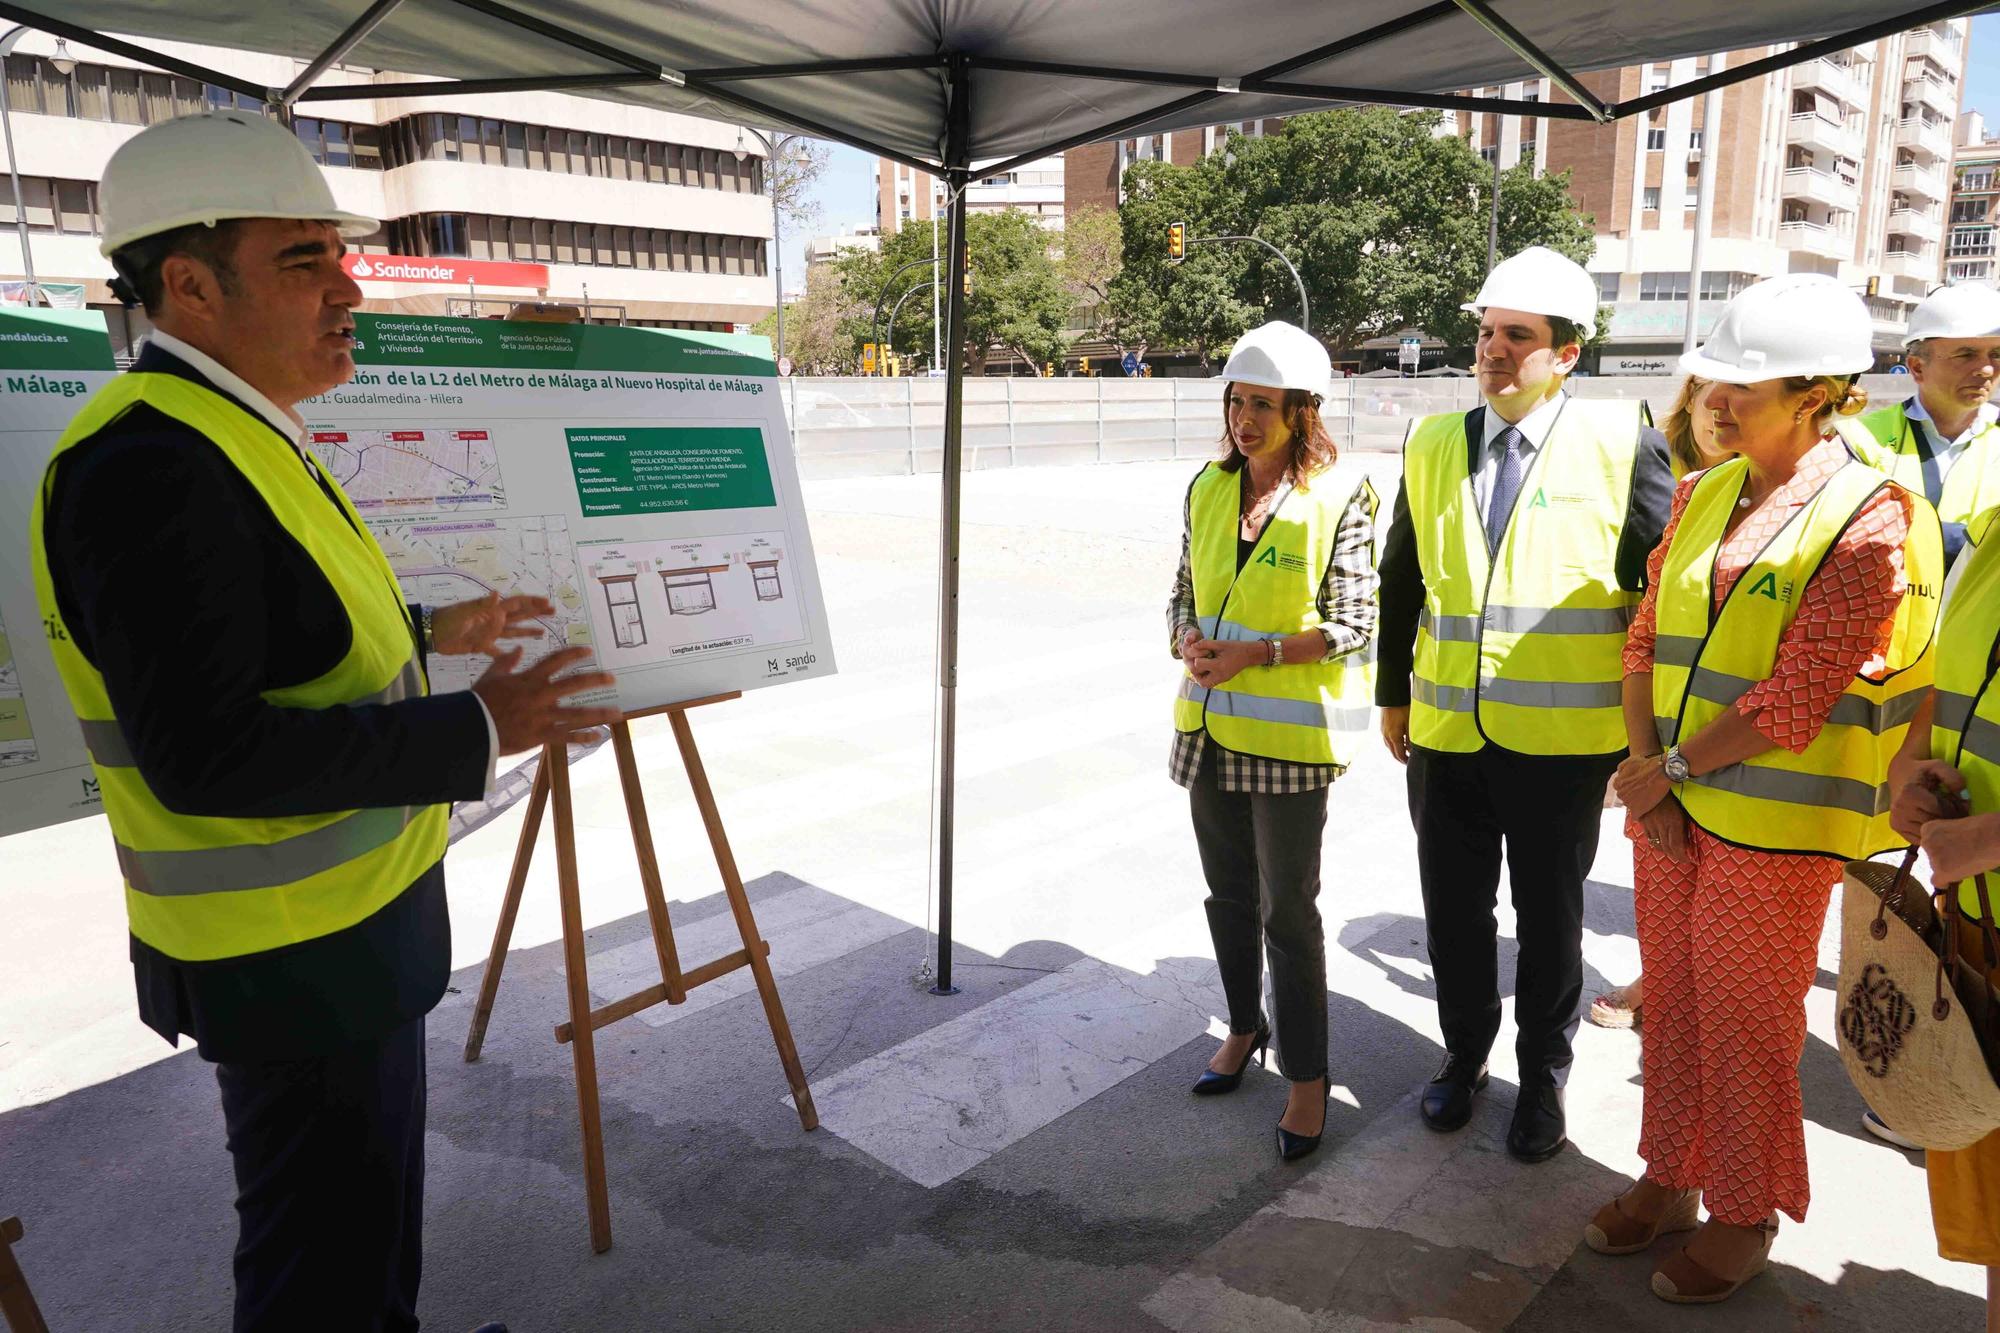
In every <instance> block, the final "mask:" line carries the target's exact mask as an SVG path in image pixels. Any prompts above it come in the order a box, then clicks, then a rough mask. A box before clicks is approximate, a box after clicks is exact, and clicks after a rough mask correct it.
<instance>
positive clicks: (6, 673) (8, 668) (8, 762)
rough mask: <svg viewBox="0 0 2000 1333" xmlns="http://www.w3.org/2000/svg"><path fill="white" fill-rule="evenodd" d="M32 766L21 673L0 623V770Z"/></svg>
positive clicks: (31, 742) (32, 731)
mask: <svg viewBox="0 0 2000 1333" xmlns="http://www.w3.org/2000/svg"><path fill="white" fill-rule="evenodd" d="M34 762H35V729H34V727H33V726H32V725H30V723H29V719H28V698H27V695H26V694H25V693H23V692H22V689H21V669H20V668H19V667H17V666H15V665H14V649H13V648H12V647H11V646H10V645H9V644H8V642H7V624H6V622H5V621H0V768H11V767H13V766H14V765H16V764H32V763H34Z"/></svg>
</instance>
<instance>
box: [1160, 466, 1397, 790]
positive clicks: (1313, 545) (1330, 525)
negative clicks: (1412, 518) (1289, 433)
mask: <svg viewBox="0 0 2000 1333" xmlns="http://www.w3.org/2000/svg"><path fill="white" fill-rule="evenodd" d="M1239 477H1240V474H1239V473H1236V472H1225V471H1224V470H1223V469H1222V468H1221V466H1220V465H1218V464H1215V463H1210V464H1209V465H1208V466H1207V467H1206V468H1204V469H1202V471H1201V474H1200V475H1199V476H1197V477H1196V478H1195V481H1194V485H1193V487H1192V488H1191V489H1190V490H1189V492H1188V569H1189V573H1190V574H1191V575H1192V576H1193V578H1194V609H1195V616H1196V618H1197V619H1198V620H1199V622H1200V625H1201V632H1202V633H1203V634H1204V635H1206V636H1207V637H1208V638H1211V639H1216V640H1219V641H1221V642H1225V643H1229V642H1247V641H1250V640H1260V639H1275V638H1282V637H1285V636H1288V635H1292V634H1299V633H1302V632H1303V631H1305V630H1308V629H1315V628H1317V627H1318V626H1319V624H1320V616H1319V590H1320V585H1321V584H1322V582H1324V580H1325V578H1326V569H1327V565H1328V564H1329V563H1330V562H1331V561H1332V559H1333V546H1334V540H1335V538H1336V537H1337V535H1338V533H1339V531H1340V519H1341V515H1343V514H1344V513H1346V512H1347V507H1348V505H1349V504H1351V503H1352V502H1353V500H1354V498H1355V497H1356V496H1357V495H1359V496H1362V497H1363V503H1365V504H1366V505H1367V506H1368V515H1369V517H1370V518H1371V519H1372V518H1373V517H1374V516H1375V511H1376V507H1377V503H1378V502H1377V499H1376V496H1375V488H1374V487H1373V486H1372V485H1370V484H1369V482H1368V479H1367V477H1365V476H1360V477H1356V476H1353V475H1350V474H1348V473H1347V472H1346V471H1345V470H1344V469H1343V470H1339V471H1334V472H1323V473H1321V474H1320V475H1319V476H1317V477H1315V478H1313V479H1312V481H1311V482H1310V483H1309V484H1308V485H1307V486H1306V487H1304V488H1302V489H1292V488H1289V487H1288V488H1286V489H1285V490H1284V491H1282V492H1281V493H1280V494H1279V496H1278V500H1277V503H1276V504H1274V505H1273V506H1272V508H1271V515H1270V517H1269V518H1267V519H1266V520H1265V522H1264V530H1263V531H1262V532H1261V533H1259V534H1258V536H1257V544H1256V546H1255V547H1253V548H1252V549H1251V552H1250V558H1249V560H1247V561H1245V562H1244V564H1243V568H1242V570H1241V572H1238V570H1237V567H1236V541H1237V533H1238V531H1239V530H1240V528H1241V524H1242V515H1243V509H1242V501H1243V497H1242V490H1241V482H1240V480H1239ZM1372 554H1373V553H1372V551H1371V558H1372ZM1374 698H1375V643H1374V640H1373V639H1370V640H1369V642H1368V644H1367V646H1366V647H1364V648H1362V649H1360V650H1359V651H1357V652H1353V653H1349V654H1347V655H1345V656H1343V657H1338V658H1335V659H1334V660H1333V661H1331V662H1321V661H1311V662H1298V663H1292V662H1288V663H1286V664H1285V665H1284V666H1280V667H1265V666H1253V667H1246V668H1244V669H1243V670H1242V671H1240V672H1238V673H1237V674H1236V675H1235V676H1234V677H1232V678H1231V679H1229V680H1228V681H1226V682H1225V683H1223V684H1221V685H1218V686H1216V687H1215V688H1213V689H1209V688H1207V687H1205V686H1202V685H1199V684H1197V683H1196V682H1195V679H1194V677H1193V676H1190V675H1187V674H1185V673H1183V674H1182V677H1181V686H1180V693H1179V695H1178V696H1177V697H1176V698H1175V700H1174V726H1175V727H1176V728H1178V729H1179V730H1181V731H1202V730H1206V731H1207V732H1208V734H1209V736H1210V737H1211V738H1212V739H1213V740H1214V741H1215V743H1216V744H1218V745H1220V746H1222V747H1224V748H1225V749H1230V750H1235V751H1238V752H1240V753H1243V754H1255V755H1262V756H1264V757H1265V758H1267V759H1285V760H1290V761H1291V762H1293V763H1300V764H1339V765H1341V766H1342V767H1345V766H1347V765H1349V764H1352V763H1353V762H1354V760H1355V759H1356V757H1357V756H1358V755H1359V753H1360V748H1361V743H1362V741H1363V739H1364V738H1365V737H1366V736H1367V734H1368V732H1369V730H1370V722H1371V720H1372V714H1371V711H1370V710H1371V709H1372V707H1373V703H1374Z"/></svg>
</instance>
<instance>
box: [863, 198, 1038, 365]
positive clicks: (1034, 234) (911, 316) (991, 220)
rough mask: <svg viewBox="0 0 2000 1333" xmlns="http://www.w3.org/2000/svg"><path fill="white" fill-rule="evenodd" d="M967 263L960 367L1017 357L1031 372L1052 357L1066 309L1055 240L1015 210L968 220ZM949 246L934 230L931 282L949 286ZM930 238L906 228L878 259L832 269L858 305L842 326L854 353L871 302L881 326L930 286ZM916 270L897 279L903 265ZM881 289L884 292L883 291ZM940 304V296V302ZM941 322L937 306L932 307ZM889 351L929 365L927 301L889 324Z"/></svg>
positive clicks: (925, 295)
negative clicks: (997, 356)
mask: <svg viewBox="0 0 2000 1333" xmlns="http://www.w3.org/2000/svg"><path fill="white" fill-rule="evenodd" d="M966 230H967V233H968V241H969V243H970V248H971V256H972V295H971V297H970V298H969V299H967V301H966V307H965V309H966V323H965V334H966V336H965V346H964V349H963V352H964V356H965V357H966V363H967V365H968V366H970V367H974V368H976V367H978V366H979V365H981V364H982V363H983V362H984V359H985V356H986V353H987V351H988V349H999V350H1001V351H1003V352H1006V353H1009V354H1012V355H1014V356H1019V357H1021V358H1023V359H1025V360H1026V361H1028V362H1029V363H1030V364H1032V365H1040V364H1041V363H1042V362H1044V361H1046V360H1049V359H1051V358H1054V357H1059V356H1061V355H1062V353H1063V349H1064V347H1065V346H1066V345H1067V338H1066V336H1065V334H1064V332H1063V325H1064V323H1065V322H1066V320H1067V318H1068V315H1069V310H1070V304H1071V299H1072V298H1071V295H1070V292H1069V291H1068V290H1067V289H1066V288H1065V286H1064V280H1063V271H1062V269H1061V267H1060V266H1059V265H1058V263H1057V261H1056V257H1055V255H1054V253H1053V250H1054V246H1055V242H1057V241H1058V239H1059V238H1058V237H1057V236H1056V235H1055V234H1053V233H1051V232H1049V231H1047V230H1046V229H1044V228H1043V227H1042V226H1041V225H1040V224H1039V223H1037V222H1036V221H1035V219H1034V218H1033V217H1031V216H1029V215H1028V214H1026V213H1023V212H1020V211H1019V210H1017V209H1008V210H1007V211H1005V212H1002V213H975V214H973V215H972V216H970V217H969V218H968V219H967V220H966ZM949 244H950V238H949V237H948V236H947V235H946V234H945V227H944V226H943V224H940V225H939V228H938V245H939V251H940V253H939V255H938V278H939V280H940V281H949V280H950V279H949V267H948V265H949V260H950V255H949V254H948V253H946V252H945V247H947V246H948V245H949ZM930 258H931V231H930V228H929V226H927V225H917V224H912V225H910V226H907V227H905V228H903V229H902V230H901V231H899V232H897V233H896V234H895V235H894V236H892V237H890V238H889V239H888V241H887V242H886V243H885V244H884V245H883V247H882V250H881V252H880V253H879V254H878V253H874V252H865V251H852V252H849V253H847V254H845V255H842V256H841V257H840V258H839V259H837V260H835V261H834V262H833V265H832V266H833V267H834V268H835V269H836V270H838V271H839V274H840V279H841V283H842V286H843V288H844V289H845V290H846V291H848V292H850V293H852V294H853V295H854V296H855V297H856V298H857V299H856V302H855V304H854V305H853V306H852V307H850V309H851V310H852V311H854V312H855V313H854V314H853V315H852V317H850V318H848V319H847V320H845V321H844V323H843V325H842V328H843V331H844V332H845V334H846V336H847V337H849V338H850V339H851V340H852V342H853V343H854V345H855V346H856V347H858V346H859V345H860V344H861V343H864V342H874V341H875V331H874V330H873V328H871V327H870V319H871V317H872V313H873V311H874V309H875V303H876V299H877V295H878V294H880V293H883V292H884V291H885V290H886V299H884V300H883V301H882V303H881V309H882V322H883V324H884V325H885V326H886V325H887V324H888V321H889V314H890V311H891V309H892V308H893V307H894V306H895V304H896V301H897V299H898V298H899V297H901V296H902V295H903V294H904V293H905V292H909V291H910V290H911V289H913V288H915V287H917V286H919V285H920V284H922V283H925V282H929V281H930V274H931V270H930V266H929V260H930ZM918 261H923V262H922V263H921V264H920V265H919V266H918V267H916V268H912V269H911V270H910V271H909V272H907V273H904V274H902V275H901V276H900V277H897V276H894V275H895V273H896V270H897V269H899V268H901V267H902V266H903V265H905V264H912V263H918ZM885 283H886V284H887V285H886V288H885ZM940 296H942V293H941V294H940ZM939 314H940V315H942V314H943V301H942V299H940V301H939ZM893 343H894V347H895V349H896V351H897V352H898V353H899V354H901V355H904V356H914V357H915V358H916V359H917V360H918V361H920V362H923V363H925V364H928V363H929V361H930V359H931V294H930V292H929V291H922V292H918V293H916V294H915V295H912V296H910V297H909V299H908V300H907V301H905V302H904V303H903V306H902V311H901V313H900V314H898V315H897V316H896V325H895V335H894V339H893Z"/></svg>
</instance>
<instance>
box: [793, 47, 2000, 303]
mask: <svg viewBox="0 0 2000 1333" xmlns="http://www.w3.org/2000/svg"><path fill="white" fill-rule="evenodd" d="M1961 106H1962V108H1963V109H1966V110H1973V111H1980V112H1984V113H1985V116H1986V126H1987V129H1986V132H1987V134H1988V135H1989V136H1993V137H2000V14H1980V15H1977V16H1975V17H1974V18H1973V20H1972V51H1971V59H1970V63H1969V65H1968V67H1967V69H1966V75H1965V96H1964V98H1963V99H1962V102H1961ZM874 169H875V159H874V158H872V157H870V156H869V155H868V154H866V153H864V152H862V151H860V150H859V149H856V148H846V147H843V146H841V145H839V144H835V145H834V146H833V158H832V160H831V161H830V162H829V163H828V165H827V169H826V174H825V175H824V176H822V177H821V178H820V184H819V189H818V190H817V191H816V192H815V196H816V198H817V199H818V201H819V206H820V223H819V234H821V235H827V234H830V233H833V232H838V231H846V230H847V229H848V228H850V227H853V226H856V225H867V224H872V223H873V222H874V221H875V192H874V180H873V172H874ZM806 239H807V238H806V237H803V236H787V237H786V238H785V285H786V286H787V287H791V288H794V289H797V288H798V287H799V286H800V285H801V283H802V280H803V279H802V275H803V274H804V273H805V242H806Z"/></svg>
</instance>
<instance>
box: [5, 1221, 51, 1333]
mask: <svg viewBox="0 0 2000 1333" xmlns="http://www.w3.org/2000/svg"><path fill="white" fill-rule="evenodd" d="M23 1234H24V1233H23V1232H22V1229H21V1219H20V1218H18V1217H10V1218H7V1219H5V1220H4V1221H0V1316H5V1317H6V1320H7V1327H8V1328H10V1329H12V1330H14V1333H49V1326H48V1325H47V1324H46V1323H44V1322H42V1311H41V1307H39V1306H37V1305H36V1304H35V1293H34V1292H32V1291H29V1290H28V1279H27V1278H26V1277H25V1276H24V1275H23V1274H22V1272H21V1265H20V1264H19V1263H18V1262H17V1261H16V1260H15V1258H14V1245H15V1243H16V1242H18V1241H19V1240H20V1239H21V1237H22V1235H23Z"/></svg>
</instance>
